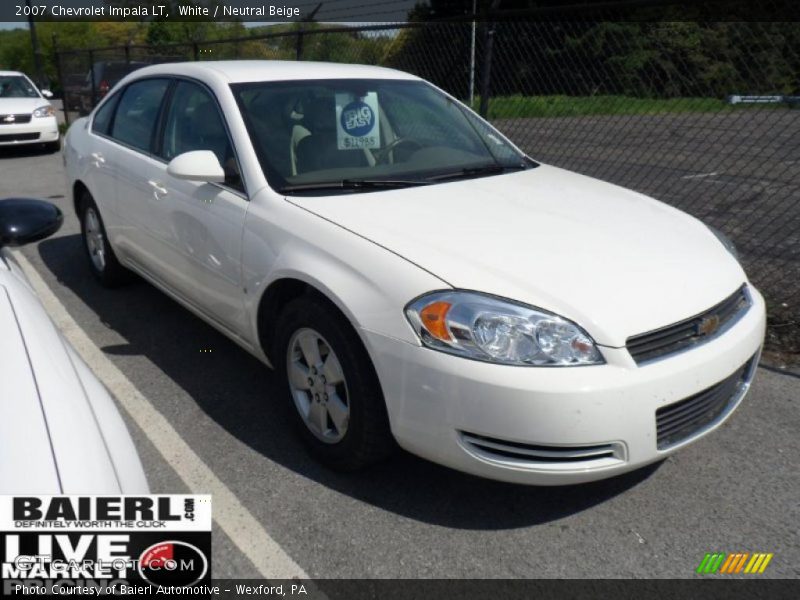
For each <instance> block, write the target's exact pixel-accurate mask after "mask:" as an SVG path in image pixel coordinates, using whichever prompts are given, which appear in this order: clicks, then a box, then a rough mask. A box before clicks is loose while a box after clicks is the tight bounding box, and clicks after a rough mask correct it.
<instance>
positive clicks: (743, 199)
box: [57, 11, 800, 359]
mask: <svg viewBox="0 0 800 600" xmlns="http://www.w3.org/2000/svg"><path fill="white" fill-rule="evenodd" d="M566 16H569V15H566ZM566 16H565V18H564V19H563V20H559V19H558V15H554V14H553V13H552V11H551V12H550V13H548V16H547V18H546V19H538V18H537V15H536V13H535V12H531V13H528V14H527V15H525V16H523V17H520V16H519V15H516V16H515V18H514V19H508V20H502V19H497V20H496V21H495V22H490V21H486V20H481V21H476V22H471V21H469V20H461V21H458V22H453V21H451V22H411V23H398V24H382V25H373V26H362V27H344V26H337V27H325V26H321V25H317V24H311V23H306V24H299V25H296V26H293V27H294V29H293V30H290V31H285V30H284V31H281V32H279V33H275V34H267V35H258V36H252V37H245V38H238V39H233V40H206V41H197V42H194V43H189V44H170V45H164V46H159V47H145V46H125V47H118V48H105V49H96V50H61V51H59V52H58V53H57V64H58V70H59V77H60V79H61V82H62V88H63V90H64V102H65V106H66V107H68V109H69V110H72V111H75V113H85V112H87V111H88V110H90V109H91V107H92V106H93V105H94V104H95V103H96V102H97V101H98V100H99V99H100V98H101V97H102V96H103V95H104V94H105V93H106V92H107V91H108V88H109V87H112V86H113V85H114V84H115V83H116V81H118V79H119V78H121V76H122V75H123V74H124V73H126V72H128V71H130V70H132V69H134V68H136V67H139V66H143V65H144V64H152V63H158V62H168V61H182V60H221V59H270V60H271V59H282V60H297V59H302V60H322V61H332V62H351V63H365V64H373V65H382V66H388V67H393V68H397V69H401V70H403V71H408V72H411V73H414V74H417V75H419V76H421V77H423V78H425V79H428V80H430V81H432V82H433V83H435V84H437V85H439V86H440V87H442V88H444V89H445V90H447V91H448V92H450V93H452V94H453V95H455V96H457V97H458V98H461V99H462V100H464V101H465V102H466V103H467V104H471V105H472V107H473V108H475V110H477V111H479V112H481V114H483V115H484V116H487V117H488V119H489V120H491V121H492V123H494V125H495V126H497V127H498V128H499V129H500V130H502V131H503V132H504V133H506V134H507V135H508V136H509V137H510V138H511V139H512V140H514V141H515V142H516V143H517V144H518V145H519V146H520V147H521V148H522V149H524V150H525V151H526V152H527V153H528V154H529V155H530V156H531V157H533V158H534V159H537V160H540V161H542V162H545V163H549V164H552V165H556V166H559V167H564V168H566V169H570V170H574V171H577V172H580V173H584V174H586V175H590V176H592V177H597V178H599V179H603V180H606V181H610V182H612V183H615V184H619V185H621V186H625V187H628V188H632V189H634V190H637V191H639V192H642V193H644V194H648V195H650V196H653V197H655V198H657V199H659V200H662V201H664V202H666V203H669V204H671V205H674V206H676V207H678V208H680V209H682V210H685V211H687V212H689V213H691V214H693V215H695V216H697V217H699V218H700V219H702V220H703V221H705V222H706V223H708V224H709V225H712V226H714V227H716V228H718V229H720V230H721V231H723V232H724V233H726V234H727V235H729V236H730V237H731V238H732V239H733V240H734V242H735V243H736V244H737V246H738V248H739V252H740V255H741V260H742V263H743V264H744V266H745V268H746V270H747V272H748V274H749V276H750V277H751V279H752V280H753V281H754V283H755V284H756V285H757V286H758V287H759V288H760V289H761V290H762V291H763V292H764V294H765V296H766V298H767V301H768V310H769V333H768V348H770V349H772V350H775V351H778V352H781V353H783V354H784V358H786V357H791V355H795V356H794V358H795V359H797V355H800V189H798V186H799V185H800V54H799V52H800V24H798V23H764V22H759V23H755V22H709V23H702V22H678V21H674V22H671V21H664V20H659V21H639V22H636V21H609V20H600V19H597V20H586V19H582V20H578V19H575V18H574V15H573V16H571V17H570V18H566ZM71 116H72V118H74V117H75V116H76V115H74V114H73V115H71ZM654 268H657V266H654Z"/></svg>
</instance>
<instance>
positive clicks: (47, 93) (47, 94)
mask: <svg viewBox="0 0 800 600" xmlns="http://www.w3.org/2000/svg"><path fill="white" fill-rule="evenodd" d="M42 96H44V97H45V98H52V97H53V92H51V91H50V90H42Z"/></svg>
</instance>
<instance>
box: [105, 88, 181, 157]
mask: <svg viewBox="0 0 800 600" xmlns="http://www.w3.org/2000/svg"><path fill="white" fill-rule="evenodd" d="M168 85H169V82H168V81H167V80H166V79H144V80H142V81H135V82H133V83H132V84H130V85H129V86H128V87H126V88H125V90H124V91H123V92H122V97H121V98H120V100H119V106H118V107H117V112H116V115H115V116H114V123H113V126H112V130H111V137H113V138H114V139H115V140H118V141H120V142H122V143H123V144H127V145H128V146H131V147H133V148H136V149H137V150H142V151H144V152H149V151H150V147H151V142H152V139H153V133H154V132H155V126H156V121H157V120H158V111H159V109H160V108H161V102H162V100H163V98H164V94H165V93H166V91H167V86H168Z"/></svg>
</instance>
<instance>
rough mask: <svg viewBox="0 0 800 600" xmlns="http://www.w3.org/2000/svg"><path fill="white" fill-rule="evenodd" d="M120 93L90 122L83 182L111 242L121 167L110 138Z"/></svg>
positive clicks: (115, 219) (116, 219) (117, 152)
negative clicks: (118, 172) (118, 173)
mask: <svg viewBox="0 0 800 600" xmlns="http://www.w3.org/2000/svg"><path fill="white" fill-rule="evenodd" d="M119 97H120V94H119V93H117V94H114V96H112V97H111V98H109V99H108V101H107V102H105V103H104V104H103V106H101V107H100V108H99V109H98V110H97V113H96V114H95V116H94V118H93V119H92V124H91V128H90V132H91V135H90V139H91V142H90V146H89V152H88V156H86V157H85V160H87V161H88V163H89V167H88V169H87V171H86V175H85V178H86V180H85V183H86V185H87V187H88V188H89V191H90V192H91V194H92V198H94V201H95V203H96V204H97V207H98V208H99V209H100V214H101V215H102V216H103V222H104V223H105V226H106V231H107V233H108V235H109V237H110V238H111V239H112V240H113V239H114V233H115V231H116V229H117V227H116V226H117V222H118V217H117V171H118V170H119V167H120V161H119V156H118V155H119V146H118V145H117V143H116V142H114V140H113V139H111V137H110V131H111V124H112V122H113V119H114V110H115V109H116V106H117V102H118V101H119Z"/></svg>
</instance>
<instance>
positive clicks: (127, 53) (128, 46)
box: [125, 41, 131, 67]
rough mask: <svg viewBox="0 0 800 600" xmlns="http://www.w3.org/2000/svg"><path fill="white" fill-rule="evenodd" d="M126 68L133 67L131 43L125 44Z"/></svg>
mask: <svg viewBox="0 0 800 600" xmlns="http://www.w3.org/2000/svg"><path fill="white" fill-rule="evenodd" d="M125 66H126V67H130V66H131V43H130V41H128V43H127V44H125Z"/></svg>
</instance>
